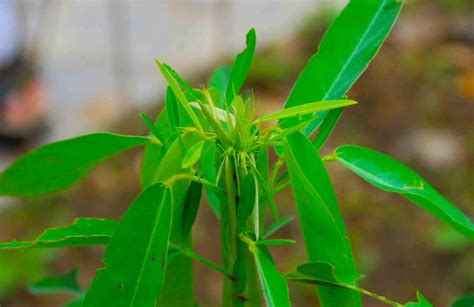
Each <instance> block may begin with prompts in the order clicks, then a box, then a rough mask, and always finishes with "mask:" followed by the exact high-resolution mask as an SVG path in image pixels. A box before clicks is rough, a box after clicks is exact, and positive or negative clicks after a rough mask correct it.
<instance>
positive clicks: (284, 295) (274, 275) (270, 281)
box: [252, 246, 291, 307]
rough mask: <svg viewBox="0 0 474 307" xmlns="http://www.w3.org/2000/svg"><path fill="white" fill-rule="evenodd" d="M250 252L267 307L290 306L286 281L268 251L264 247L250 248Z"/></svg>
mask: <svg viewBox="0 0 474 307" xmlns="http://www.w3.org/2000/svg"><path fill="white" fill-rule="evenodd" d="M252 252H253V254H254V257H255V264H256V267H257V271H258V276H259V278H260V284H261V285H262V290H263V296H264V297H265V301H266V302H267V306H269V307H286V306H288V307H289V306H291V303H290V297H289V294H288V286H287V284H286V281H285V279H284V278H283V276H282V275H281V274H280V272H279V271H278V269H277V268H276V266H275V263H274V262H273V259H272V256H271V255H270V252H269V251H268V249H267V248H266V247H265V246H252Z"/></svg>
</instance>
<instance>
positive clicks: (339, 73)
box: [282, 0, 402, 135]
mask: <svg viewBox="0 0 474 307" xmlns="http://www.w3.org/2000/svg"><path fill="white" fill-rule="evenodd" d="M401 6H402V1H400V0H352V1H350V2H349V4H348V5H347V6H346V7H345V8H344V10H343V11H342V13H341V14H340V15H339V16H338V17H337V18H336V19H335V20H334V22H333V23H332V24H331V26H330V28H329V29H328V31H327V32H326V34H325V35H324V37H323V39H322V41H321V43H320V45H319V47H318V52H317V53H316V54H315V55H313V56H312V57H311V59H310V60H309V61H308V63H307V64H306V67H305V68H304V69H303V71H302V73H301V74H300V76H299V78H298V80H297V81H296V83H295V85H294V87H293V89H292V91H291V93H290V95H289V97H288V99H287V101H286V104H285V108H289V107H294V106H297V105H302V104H305V103H308V102H312V101H323V100H332V99H341V98H342V97H343V96H344V95H345V93H346V92H347V91H348V90H349V88H350V87H351V86H352V84H354V82H355V81H356V80H357V79H358V78H359V76H360V75H361V74H362V73H363V72H364V71H365V69H366V68H367V66H368V64H369V63H370V61H371V60H372V59H373V58H374V56H375V54H376V53H377V51H378V50H379V48H380V46H381V45H382V43H383V42H384V40H385V38H386V37H387V35H388V33H389V32H390V29H391V28H392V26H393V24H394V22H395V20H396V18H397V16H398V14H399V12H400V8H401ZM323 120H324V116H318V118H317V119H316V120H315V121H314V122H313V123H312V124H311V125H309V126H308V127H307V129H306V130H305V133H306V134H307V135H309V134H311V133H312V132H313V131H314V129H316V127H318V126H319V124H320V123H321V122H322V121H323ZM298 122H299V119H298V118H294V119H291V120H288V121H285V123H284V125H283V127H290V126H294V125H295V124H297V123H298ZM282 124H283V123H282Z"/></svg>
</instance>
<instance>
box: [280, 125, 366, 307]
mask: <svg viewBox="0 0 474 307" xmlns="http://www.w3.org/2000/svg"><path fill="white" fill-rule="evenodd" d="M283 148H284V156H285V159H286V162H287V165H288V172H289V174H290V180H291V187H292V190H293V195H294V198H295V202H296V209H297V212H298V216H299V219H300V223H301V226H302V229H303V237H304V240H305V244H306V251H307V254H308V258H309V260H310V261H312V262H326V263H330V264H331V265H333V266H334V267H335V268H336V270H337V272H339V273H340V275H341V276H340V277H339V278H340V279H341V280H342V281H343V282H345V283H347V284H351V285H355V280H356V279H357V278H358V277H359V274H358V273H357V272H356V270H355V264H354V259H353V257H352V250H351V246H350V243H349V240H348V238H347V236H346V230H345V226H344V222H343V220H342V217H341V214H340V212H339V208H338V204H337V200H336V196H335V193H334V190H333V188H332V185H331V182H330V179H329V176H328V174H327V171H326V169H325V167H324V165H323V163H322V161H321V159H320V158H319V155H318V152H317V150H316V148H314V146H313V145H312V144H311V142H310V141H309V140H308V139H307V138H306V137H305V136H304V135H303V134H301V133H299V132H296V133H292V134H290V135H289V136H287V137H286V138H285V140H284V142H283ZM317 289H318V293H319V298H320V301H321V305H322V306H361V301H360V296H359V295H358V294H357V293H354V292H352V291H348V290H345V289H337V288H332V287H325V286H318V287H317Z"/></svg>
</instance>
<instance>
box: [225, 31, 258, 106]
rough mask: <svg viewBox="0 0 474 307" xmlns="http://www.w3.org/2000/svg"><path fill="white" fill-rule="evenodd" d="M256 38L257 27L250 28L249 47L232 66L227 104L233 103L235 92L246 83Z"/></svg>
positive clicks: (247, 42)
mask: <svg viewBox="0 0 474 307" xmlns="http://www.w3.org/2000/svg"><path fill="white" fill-rule="evenodd" d="M256 40H257V37H256V34H255V29H250V31H249V32H248V33H247V41H246V44H247V47H246V48H245V49H244V51H242V52H241V53H239V54H238V55H237V56H236V58H235V62H234V66H233V67H232V71H231V73H230V78H229V82H228V85H227V91H226V100H227V104H231V103H232V101H233V100H234V96H235V94H238V93H239V92H240V89H241V88H242V85H244V82H245V79H246V78H247V74H248V73H249V70H250V64H251V63H252V59H253V55H254V53H255V45H256Z"/></svg>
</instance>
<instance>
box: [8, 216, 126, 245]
mask: <svg viewBox="0 0 474 307" xmlns="http://www.w3.org/2000/svg"><path fill="white" fill-rule="evenodd" d="M116 226H117V222H116V221H113V220H108V219H99V218H78V219H76V220H75V221H74V223H73V224H71V225H68V226H64V227H57V228H50V229H47V230H46V231H45V232H43V234H42V235H40V236H39V237H38V238H37V239H35V240H33V241H22V242H18V241H12V242H6V243H0V249H18V248H27V247H44V248H47V247H73V246H90V245H101V244H107V243H108V242H109V240H110V237H111V236H112V234H113V233H114V231H115V228H116Z"/></svg>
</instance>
